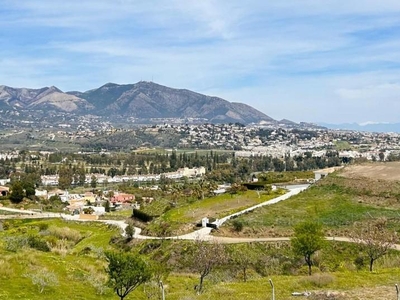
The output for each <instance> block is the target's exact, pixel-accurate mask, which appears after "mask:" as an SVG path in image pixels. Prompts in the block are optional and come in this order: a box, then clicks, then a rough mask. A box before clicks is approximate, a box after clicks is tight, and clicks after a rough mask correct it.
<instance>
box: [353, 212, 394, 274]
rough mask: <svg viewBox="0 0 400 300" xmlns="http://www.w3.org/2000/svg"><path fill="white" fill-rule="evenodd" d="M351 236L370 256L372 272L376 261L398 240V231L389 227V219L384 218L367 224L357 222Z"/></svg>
mask: <svg viewBox="0 0 400 300" xmlns="http://www.w3.org/2000/svg"><path fill="white" fill-rule="evenodd" d="M351 236H352V239H353V240H354V241H355V242H356V243H357V244H358V245H359V246H360V248H361V249H362V250H363V252H365V253H366V255H367V256H368V259H369V270H370V272H372V269H373V264H374V262H375V261H376V260H377V259H378V258H380V257H382V256H384V255H386V254H388V252H389V250H390V249H391V248H392V247H393V245H394V244H395V243H396V242H397V241H398V237H397V233H396V232H394V231H393V230H390V229H388V228H387V220H386V219H383V218H380V219H377V220H373V221H369V222H367V223H366V224H356V225H355V229H354V231H353V232H352V234H351Z"/></svg>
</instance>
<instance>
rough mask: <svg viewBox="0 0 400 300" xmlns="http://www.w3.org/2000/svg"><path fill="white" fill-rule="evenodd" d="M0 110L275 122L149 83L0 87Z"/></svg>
mask: <svg viewBox="0 0 400 300" xmlns="http://www.w3.org/2000/svg"><path fill="white" fill-rule="evenodd" d="M0 108H2V109H7V108H8V109H14V110H43V111H44V112H45V111H47V110H54V111H61V112H69V113H74V114H77V115H83V114H88V113H90V114H92V115H98V116H107V117H113V116H115V117H118V118H135V119H141V120H143V119H155V118H156V119H166V118H174V119H184V120H186V121H189V122H190V121H191V120H200V121H202V122H212V123H229V122H232V123H235V122H239V123H244V124H248V123H251V122H260V121H267V122H275V120H273V119H272V118H271V117H269V116H267V115H265V114H263V113H261V112H260V111H258V110H256V109H254V108H253V107H251V106H249V105H246V104H243V103H233V102H229V101H227V100H224V99H222V98H218V97H212V96H206V95H203V94H199V93H195V92H192V91H189V90H186V89H173V88H169V87H166V86H162V85H159V84H156V83H153V82H146V81H140V82H138V83H136V84H126V85H118V84H114V83H108V84H105V85H103V86H101V87H99V88H96V89H92V90H89V91H86V92H79V91H73V92H67V93H65V92H62V91H61V90H59V89H58V88H56V87H54V86H52V87H45V88H41V89H27V88H11V87H7V86H0Z"/></svg>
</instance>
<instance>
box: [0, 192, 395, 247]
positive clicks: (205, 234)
mask: <svg viewBox="0 0 400 300" xmlns="http://www.w3.org/2000/svg"><path fill="white" fill-rule="evenodd" d="M308 187H309V185H296V186H287V187H286V188H287V189H288V190H289V191H288V192H287V193H286V194H284V195H281V196H279V197H276V198H274V199H271V200H268V201H265V202H263V203H260V204H257V205H254V206H252V207H249V208H246V209H244V210H242V211H240V212H236V213H234V214H231V215H228V216H226V217H223V218H221V219H218V220H216V221H215V222H214V223H213V224H215V225H217V226H218V227H219V226H221V225H222V224H223V223H225V222H226V221H228V220H229V219H231V218H234V217H237V216H240V215H242V214H245V213H248V212H251V211H253V210H254V209H257V208H260V207H263V206H267V205H272V204H275V203H278V202H280V201H284V200H286V199H289V198H290V197H292V196H294V195H297V194H299V193H300V192H302V191H304V190H305V189H307V188H308ZM0 210H3V211H8V212H11V213H17V214H18V215H15V214H14V215H0V220H1V219H12V218H13V219H15V218H18V219H31V218H35V219H45V218H63V219H65V220H71V221H81V222H102V223H106V224H110V225H114V226H118V227H119V228H121V234H122V235H125V228H126V227H127V226H128V224H127V223H126V222H125V221H118V220H84V219H79V218H78V217H79V216H71V215H69V214H60V213H47V212H38V211H32V210H21V209H14V208H7V207H0ZM211 230H212V228H210V227H204V228H201V229H199V230H196V231H193V232H191V233H188V234H184V235H179V236H170V237H154V236H146V235H141V234H140V233H141V228H139V227H135V234H134V238H135V239H143V240H144V239H148V240H150V239H151V240H156V239H170V240H198V239H199V240H206V241H211V242H212V241H215V242H218V243H224V244H233V243H250V242H278V241H289V240H290V237H275V238H274V237H258V238H257V237H256V238H254V237H253V238H244V237H223V236H213V235H211V234H210V233H211ZM326 239H327V240H329V241H341V242H353V240H351V239H350V238H347V237H326ZM393 249H396V250H400V245H393Z"/></svg>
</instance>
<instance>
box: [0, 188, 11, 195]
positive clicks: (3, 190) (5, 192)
mask: <svg viewBox="0 0 400 300" xmlns="http://www.w3.org/2000/svg"><path fill="white" fill-rule="evenodd" d="M9 193H10V189H9V188H8V187H6V186H0V196H7V195H8V194H9Z"/></svg>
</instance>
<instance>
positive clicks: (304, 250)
mask: <svg viewBox="0 0 400 300" xmlns="http://www.w3.org/2000/svg"><path fill="white" fill-rule="evenodd" d="M291 244H292V248H293V252H294V253H295V254H297V255H300V256H303V257H304V260H305V261H306V264H307V265H308V275H310V276H311V266H312V264H313V262H312V259H311V257H312V255H314V254H315V252H317V251H318V250H321V249H322V248H323V247H324V244H325V235H324V232H323V231H322V227H321V225H320V224H317V223H315V222H311V221H306V222H303V223H300V224H298V225H296V227H295V228H294V235H293V237H292V239H291Z"/></svg>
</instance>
